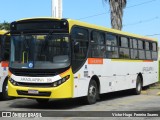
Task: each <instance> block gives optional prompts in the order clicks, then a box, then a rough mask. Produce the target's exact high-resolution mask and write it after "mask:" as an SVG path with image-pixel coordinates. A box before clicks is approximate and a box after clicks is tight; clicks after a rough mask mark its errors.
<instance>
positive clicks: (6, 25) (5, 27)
mask: <svg viewBox="0 0 160 120" xmlns="http://www.w3.org/2000/svg"><path fill="white" fill-rule="evenodd" d="M0 30H10V23H8V22H3V23H0Z"/></svg>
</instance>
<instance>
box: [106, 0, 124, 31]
mask: <svg viewBox="0 0 160 120" xmlns="http://www.w3.org/2000/svg"><path fill="white" fill-rule="evenodd" d="M104 1H105V2H106V3H107V2H109V5H110V17H111V25H112V28H113V29H118V30H122V27H123V25H122V17H123V9H124V8H125V7H126V4H127V0H104Z"/></svg>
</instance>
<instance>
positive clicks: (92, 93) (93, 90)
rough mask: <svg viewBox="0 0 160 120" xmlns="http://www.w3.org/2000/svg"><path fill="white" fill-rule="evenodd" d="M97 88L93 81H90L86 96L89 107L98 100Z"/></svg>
mask: <svg viewBox="0 0 160 120" xmlns="http://www.w3.org/2000/svg"><path fill="white" fill-rule="evenodd" d="M98 94H99V93H98V87H97V83H96V81H95V80H91V81H90V83H89V87H88V93H87V96H86V103H87V104H89V105H91V104H94V103H96V101H97V98H98Z"/></svg>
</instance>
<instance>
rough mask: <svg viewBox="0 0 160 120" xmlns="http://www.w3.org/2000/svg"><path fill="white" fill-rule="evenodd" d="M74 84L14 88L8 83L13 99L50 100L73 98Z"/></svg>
mask: <svg viewBox="0 0 160 120" xmlns="http://www.w3.org/2000/svg"><path fill="white" fill-rule="evenodd" d="M72 83H73V82H72V81H71V80H68V81H67V82H66V83H63V84H62V85H60V86H58V87H48V88H39V87H24V86H14V85H13V84H12V83H11V82H10V81H8V95H9V96H11V97H24V98H48V99H65V98H72V97H73V87H72V86H73V84H72Z"/></svg>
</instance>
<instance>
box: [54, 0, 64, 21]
mask: <svg viewBox="0 0 160 120" xmlns="http://www.w3.org/2000/svg"><path fill="white" fill-rule="evenodd" d="M52 17H54V18H62V0H52Z"/></svg>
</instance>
